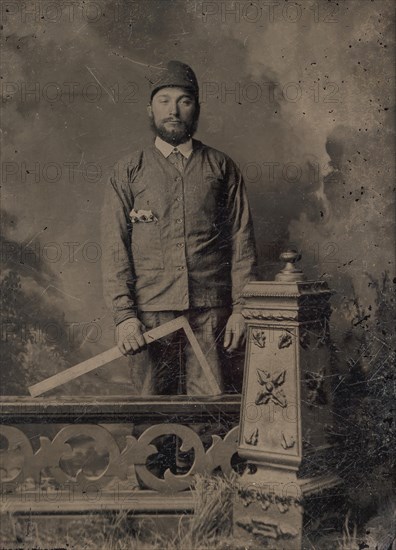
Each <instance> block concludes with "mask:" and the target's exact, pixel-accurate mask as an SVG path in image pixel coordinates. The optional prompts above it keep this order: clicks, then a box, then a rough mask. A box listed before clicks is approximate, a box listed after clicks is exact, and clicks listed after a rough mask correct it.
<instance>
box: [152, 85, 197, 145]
mask: <svg viewBox="0 0 396 550" xmlns="http://www.w3.org/2000/svg"><path fill="white" fill-rule="evenodd" d="M148 113H149V116H150V119H151V126H152V128H153V130H154V132H155V133H156V134H157V135H158V136H159V137H160V138H161V139H163V140H164V141H166V142H167V143H170V144H172V145H175V146H176V145H179V144H180V143H185V142H186V141H188V140H189V139H190V138H191V137H192V136H193V135H194V134H195V131H196V129H197V124H198V116H199V107H198V104H197V101H196V99H195V97H194V95H193V94H191V93H190V92H189V91H188V90H186V89H184V88H160V89H159V90H158V92H157V93H156V94H155V95H154V97H153V99H152V101H151V105H149V107H148Z"/></svg>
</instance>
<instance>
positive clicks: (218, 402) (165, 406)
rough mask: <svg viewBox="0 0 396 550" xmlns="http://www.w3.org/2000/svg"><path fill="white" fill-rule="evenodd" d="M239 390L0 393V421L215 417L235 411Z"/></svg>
mask: <svg viewBox="0 0 396 550" xmlns="http://www.w3.org/2000/svg"><path fill="white" fill-rule="evenodd" d="M240 404H241V396H240V395H239V394H232V395H222V396H217V397H215V398H211V397H189V396H186V395H177V396H169V395H166V396H154V397H152V398H150V397H145V398H142V397H136V396H127V395H122V396H100V397H93V396H77V397H70V396H56V397H40V398H32V397H30V396H26V397H25V396H1V397H0V423H2V424H23V423H34V424H37V423H40V422H44V423H68V424H71V423H76V424H77V423H87V422H138V421H143V420H144V422H161V421H166V422H178V423H193V422H194V423H196V422H197V421H202V422H205V421H208V420H210V421H211V422H214V421H216V420H217V419H220V418H221V419H226V418H227V417H228V418H230V419H231V418H235V417H236V416H238V415H239V411H240Z"/></svg>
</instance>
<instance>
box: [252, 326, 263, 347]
mask: <svg viewBox="0 0 396 550" xmlns="http://www.w3.org/2000/svg"><path fill="white" fill-rule="evenodd" d="M252 340H253V343H254V344H256V346H258V347H259V348H265V340H266V336H265V332H264V330H260V329H258V328H256V329H253V330H252Z"/></svg>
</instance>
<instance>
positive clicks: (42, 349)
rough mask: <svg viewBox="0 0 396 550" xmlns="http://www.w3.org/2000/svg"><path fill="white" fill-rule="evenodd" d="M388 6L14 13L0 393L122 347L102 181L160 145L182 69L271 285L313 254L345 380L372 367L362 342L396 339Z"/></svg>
mask: <svg viewBox="0 0 396 550" xmlns="http://www.w3.org/2000/svg"><path fill="white" fill-rule="evenodd" d="M392 4H393V3H392V1H390V0H389V1H388V0H375V1H374V2H369V1H368V0H367V1H366V0H359V1H355V0H345V1H340V2H328V1H327V0H326V1H324V0H312V1H305V0H304V1H302V2H299V3H290V2H287V1H283V0H278V1H277V2H268V1H265V2H264V1H259V0H258V1H257V2H255V1H253V2H223V1H211V2H201V1H195V0H187V1H186V0H183V1H178V0H176V1H172V2H171V1H166V0H138V1H134V2H129V1H128V0H124V1H119V2H113V1H110V0H107V1H106V0H95V1H88V0H87V1H83V0H75V1H73V2H47V1H31V2H28V3H25V4H21V3H18V2H3V3H2V6H1V9H2V14H1V17H2V25H3V27H4V29H3V55H2V64H3V70H2V75H3V76H2V79H1V88H2V100H3V103H2V107H3V114H2V128H3V148H2V182H3V184H2V256H1V260H2V268H3V275H2V279H1V284H2V287H3V288H2V290H3V312H2V315H3V319H2V359H3V365H6V368H4V369H3V371H2V392H3V393H5V394H27V386H28V385H29V384H32V383H34V382H37V381H39V380H41V379H43V378H45V377H47V376H49V375H51V374H54V373H55V372H58V371H60V370H63V369H64V368H66V367H68V366H70V365H73V364H75V363H78V362H79V361H82V360H83V359H86V358H88V357H90V356H92V355H94V354H96V353H99V352H101V351H103V350H104V349H107V348H108V347H110V346H112V345H114V329H113V321H112V318H111V314H110V313H109V312H108V311H107V309H106V307H105V305H104V300H103V297H102V283H101V270H100V255H101V248H100V233H99V223H100V216H101V211H102V209H103V208H106V205H105V204H103V194H104V187H105V185H106V182H107V177H108V175H109V173H110V171H111V169H112V167H113V166H114V164H115V163H116V162H117V161H118V160H119V159H120V158H121V157H124V156H125V155H126V154H127V153H128V151H131V152H132V151H134V150H136V149H137V148H139V147H140V146H141V145H143V144H146V143H147V142H148V141H149V140H150V139H152V135H151V130H150V128H149V122H148V117H147V113H146V105H147V102H148V99H149V81H150V79H152V78H155V74H156V69H157V68H158V67H162V66H163V65H164V64H165V63H166V61H167V60H169V59H178V60H181V61H184V62H186V63H188V64H190V65H191V66H192V67H193V69H194V70H195V72H196V74H197V77H198V80H199V83H200V101H201V117H200V122H199V128H198V133H197V134H196V137H197V138H198V139H200V140H202V141H203V142H205V143H207V144H208V145H211V146H213V147H215V148H218V149H220V150H222V151H224V152H226V153H227V154H229V155H230V156H231V157H232V158H233V159H234V160H235V161H236V162H237V163H238V165H239V166H240V168H241V170H242V173H243V175H244V179H245V182H246V186H247V188H248V192H249V196H250V202H251V207H252V212H253V217H254V226H255V233H256V238H257V242H258V249H259V265H260V274H261V278H262V279H263V280H264V279H271V278H273V276H274V274H275V273H276V272H277V271H279V269H280V263H279V260H278V258H279V254H280V252H281V251H282V250H283V249H284V247H285V246H286V245H287V244H290V243H292V244H293V245H294V246H296V247H297V248H298V249H300V250H301V251H302V254H303V260H302V267H303V269H304V270H305V272H306V274H307V275H308V276H309V277H312V278H322V279H325V280H327V281H328V283H329V285H330V287H331V288H332V289H333V290H335V292H336V294H335V296H334V297H333V299H332V305H333V308H334V312H333V316H332V327H331V329H332V335H333V339H334V342H335V345H336V346H337V350H339V353H340V356H342V357H344V359H345V360H344V362H343V363H342V365H341V369H342V368H344V370H345V369H346V368H347V367H346V365H348V364H350V362H351V361H352V362H353V361H354V360H355V359H354V358H356V357H362V356H363V360H362V361H363V367H364V368H369V367H367V365H366V367H365V365H364V361H366V363H369V362H370V360H371V359H370V358H371V355H370V352H367V345H368V344H369V342H368V339H367V334H369V335H374V336H375V335H377V333H378V331H385V333H386V331H387V330H388V329H389V328H390V327H387V325H386V323H387V321H386V316H385V317H384V316H382V320H383V325H381V327H380V329H378V319H379V317H380V316H379V314H378V311H379V308H381V307H385V306H384V305H383V304H384V303H387V302H386V300H387V296H388V291H389V285H390V281H391V280H392V276H393V275H392V273H393V271H392V270H393V260H394V256H393V248H394V232H393V222H394V207H393V195H394V189H393V179H394V173H393V156H392V155H393V153H392V146H393V139H394V138H393V127H392V124H393V116H392V101H393V94H394V90H393V85H394V74H393V70H394V67H393V63H392V55H393V53H392V52H393V48H394V44H393V43H392V15H393V6H392ZM386 273H388V275H386ZM381 311H383V310H381ZM375 337H376V336H375ZM383 338H384V339H385V340H386V336H384V335H383ZM364 346H366V347H364ZM364 350H366V352H365V351H364ZM128 381H129V370H128V367H127V362H126V361H125V360H120V361H119V362H118V363H116V364H113V365H112V366H106V367H103V368H101V369H99V370H98V371H95V372H94V373H91V374H90V375H86V376H84V377H83V378H80V379H78V380H76V381H74V382H72V383H70V384H69V385H68V386H65V387H64V388H62V390H59V391H61V392H63V393H69V394H70V393H73V394H76V393H79V392H80V393H85V394H87V393H90V394H120V393H125V392H126V393H127V392H128ZM55 393H56V392H55Z"/></svg>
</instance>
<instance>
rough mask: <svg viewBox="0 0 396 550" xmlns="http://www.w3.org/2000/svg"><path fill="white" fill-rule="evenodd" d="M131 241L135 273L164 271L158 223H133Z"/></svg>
mask: <svg viewBox="0 0 396 550" xmlns="http://www.w3.org/2000/svg"><path fill="white" fill-rule="evenodd" d="M131 239H132V258H133V264H134V266H135V268H136V271H137V272H139V271H151V270H158V269H164V255H163V251H162V243H161V228H160V225H159V223H158V221H151V222H148V223H147V222H137V223H133V224H132V233H131Z"/></svg>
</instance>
